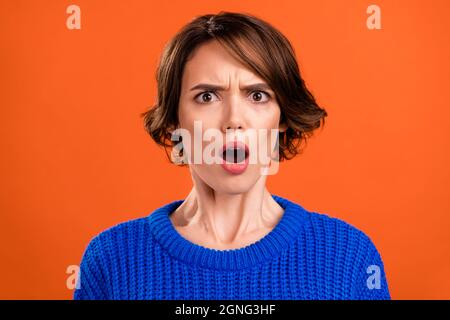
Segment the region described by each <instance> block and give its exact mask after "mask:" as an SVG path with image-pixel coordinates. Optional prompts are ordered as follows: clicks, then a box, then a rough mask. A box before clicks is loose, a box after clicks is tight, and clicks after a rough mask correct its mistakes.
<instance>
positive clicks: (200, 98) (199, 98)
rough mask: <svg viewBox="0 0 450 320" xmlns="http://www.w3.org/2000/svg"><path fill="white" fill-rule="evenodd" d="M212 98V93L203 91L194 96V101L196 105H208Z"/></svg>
mask: <svg viewBox="0 0 450 320" xmlns="http://www.w3.org/2000/svg"><path fill="white" fill-rule="evenodd" d="M213 96H216V97H217V95H216V93H215V92H214V91H204V92H201V93H199V94H198V95H196V96H195V98H194V100H195V101H196V102H198V103H203V104H205V103H209V102H211V101H213V100H212V99H213Z"/></svg>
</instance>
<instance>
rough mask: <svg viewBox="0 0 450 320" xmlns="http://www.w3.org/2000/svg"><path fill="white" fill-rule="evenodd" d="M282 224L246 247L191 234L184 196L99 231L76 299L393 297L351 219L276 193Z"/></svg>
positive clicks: (377, 262) (366, 241)
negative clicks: (184, 232)
mask: <svg viewBox="0 0 450 320" xmlns="http://www.w3.org/2000/svg"><path fill="white" fill-rule="evenodd" d="M272 197H273V198H274V200H275V201H277V202H278V204H280V206H281V207H283V208H284V213H283V216H282V217H281V219H280V221H279V222H278V224H277V225H276V226H275V228H273V229H272V230H271V231H270V232H269V233H268V234H267V235H265V236H264V237H262V238H261V239H260V240H258V241H256V242H254V243H253V244H250V245H248V246H245V247H243V248H239V249H230V250H216V249H212V248H206V247H203V246H200V245H197V244H195V243H192V242H190V241H188V240H187V239H186V238H184V237H182V236H181V235H180V234H179V233H178V232H177V231H176V229H175V228H174V226H173V224H172V222H171V220H170V219H169V215H170V214H171V213H172V212H173V211H174V210H175V209H176V208H177V207H178V206H179V205H180V204H181V203H182V202H183V200H177V201H174V202H171V203H169V204H166V205H164V206H162V207H160V208H158V209H156V210H155V211H153V212H152V213H151V214H150V215H148V216H146V217H141V218H138V219H134V220H131V221H127V222H123V223H120V224H118V225H116V226H114V227H111V228H109V229H107V230H105V231H103V232H101V233H100V234H98V235H97V236H95V237H94V238H93V239H92V240H91V241H90V242H89V244H88V245H87V247H86V249H85V251H84V254H83V257H82V260H81V265H80V272H79V278H78V282H77V286H76V287H77V288H76V289H75V291H74V299H140V300H141V299H161V300H172V299H183V300H184V299H192V300H197V299H214V300H220V299H224V300H225V299H236V300H240V299H250V300H263V299H273V300H280V299H340V300H341V299H390V294H389V290H388V285H387V281H386V275H385V272H384V266H383V262H382V260H381V257H380V255H379V253H378V251H377V249H376V247H375V246H374V244H373V242H372V241H371V240H370V238H369V237H368V236H366V235H365V234H364V233H363V232H361V231H359V230H358V229H356V228H355V227H353V226H351V225H350V224H348V223H346V222H344V221H342V220H339V219H337V218H332V217H329V216H327V215H325V214H322V213H316V212H309V211H307V210H306V209H304V208H303V207H302V206H300V205H299V204H297V203H294V202H292V201H290V200H287V199H285V198H281V197H279V196H276V195H272Z"/></svg>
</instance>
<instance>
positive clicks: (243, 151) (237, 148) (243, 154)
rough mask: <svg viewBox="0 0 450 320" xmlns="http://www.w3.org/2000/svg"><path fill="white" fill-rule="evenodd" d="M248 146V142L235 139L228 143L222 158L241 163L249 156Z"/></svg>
mask: <svg viewBox="0 0 450 320" xmlns="http://www.w3.org/2000/svg"><path fill="white" fill-rule="evenodd" d="M248 154H249V152H248V147H247V145H246V144H244V143H242V142H239V141H234V142H231V143H228V144H226V146H224V149H223V152H222V158H223V160H225V161H226V162H229V163H241V162H244V161H245V159H247V158H248Z"/></svg>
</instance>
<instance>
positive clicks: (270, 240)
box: [148, 195, 308, 270]
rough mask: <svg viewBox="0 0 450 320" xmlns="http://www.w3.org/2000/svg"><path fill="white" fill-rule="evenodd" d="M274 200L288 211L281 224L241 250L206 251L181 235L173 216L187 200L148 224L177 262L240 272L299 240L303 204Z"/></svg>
mask: <svg viewBox="0 0 450 320" xmlns="http://www.w3.org/2000/svg"><path fill="white" fill-rule="evenodd" d="M272 198H273V199H274V200H275V201H276V202H277V203H278V204H279V205H280V206H281V207H282V208H284V213H283V215H282V217H281V219H280V221H278V224H277V225H276V226H275V227H274V228H273V229H272V230H271V231H270V232H269V233H268V234H266V235H265V236H264V237H262V238H261V239H259V240H258V241H256V242H254V243H252V244H250V245H247V246H245V247H242V248H238V249H226V250H218V249H213V248H206V247H203V246H201V245H198V244H195V243H193V242H190V241H189V240H187V239H186V238H184V237H183V236H182V235H181V234H179V233H178V231H177V230H176V229H175V227H174V225H173V224H172V221H171V220H170V219H169V215H170V214H171V213H172V212H174V211H175V210H176V209H177V208H178V207H179V206H180V205H181V203H182V202H183V201H184V200H176V201H173V202H171V203H168V204H166V205H164V206H162V207H160V208H158V209H156V210H155V211H153V212H152V213H151V214H150V215H149V216H148V222H149V224H150V229H151V232H152V233H153V235H154V237H155V239H156V240H157V241H158V242H159V243H160V244H161V245H162V247H163V248H164V249H165V250H166V251H167V252H168V253H169V254H170V255H172V256H173V257H175V258H176V259H179V260H182V261H184V262H186V263H188V264H190V265H193V266H194V265H197V266H201V267H207V268H213V269H219V270H236V269H241V268H246V267H249V266H252V265H255V264H258V263H260V262H263V261H264V260H270V259H271V258H274V257H276V256H277V255H279V254H280V253H281V252H282V251H283V250H284V249H287V247H288V246H289V244H290V243H291V242H293V241H294V240H295V239H296V238H297V237H298V235H299V232H300V230H301V225H302V224H303V223H304V221H305V219H306V218H307V213H308V212H307V211H306V210H305V209H304V208H303V207H301V206H300V205H299V204H296V203H294V202H291V201H289V200H287V199H284V198H282V197H280V196H276V195H272Z"/></svg>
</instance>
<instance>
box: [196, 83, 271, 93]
mask: <svg viewBox="0 0 450 320" xmlns="http://www.w3.org/2000/svg"><path fill="white" fill-rule="evenodd" d="M199 89H201V90H210V91H224V90H225V87H223V86H220V85H215V84H208V83H199V84H197V85H195V86H193V87H192V88H191V91H192V90H199ZM242 90H249V91H250V90H251V91H258V90H270V91H272V89H271V88H270V86H269V85H267V84H265V83H262V82H261V83H253V84H249V85H246V86H244V87H242Z"/></svg>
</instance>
